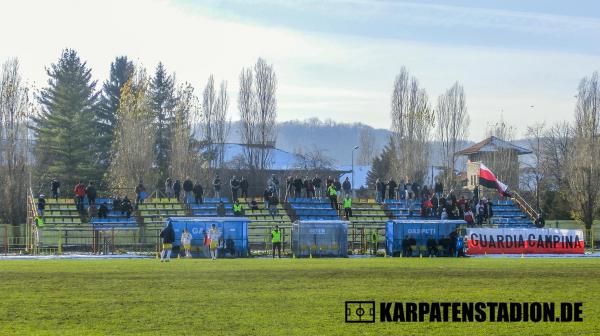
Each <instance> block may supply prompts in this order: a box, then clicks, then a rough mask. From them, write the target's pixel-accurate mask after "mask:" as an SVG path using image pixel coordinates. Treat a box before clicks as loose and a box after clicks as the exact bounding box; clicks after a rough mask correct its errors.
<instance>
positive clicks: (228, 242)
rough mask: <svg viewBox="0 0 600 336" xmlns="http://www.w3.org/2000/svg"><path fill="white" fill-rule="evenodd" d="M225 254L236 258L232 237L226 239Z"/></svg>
mask: <svg viewBox="0 0 600 336" xmlns="http://www.w3.org/2000/svg"><path fill="white" fill-rule="evenodd" d="M225 253H229V255H230V256H232V257H235V242H234V241H233V239H231V237H229V238H227V239H225Z"/></svg>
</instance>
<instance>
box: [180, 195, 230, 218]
mask: <svg viewBox="0 0 600 336" xmlns="http://www.w3.org/2000/svg"><path fill="white" fill-rule="evenodd" d="M219 202H223V204H224V205H225V215H226V216H233V205H232V204H231V203H230V202H229V199H228V198H227V197H223V198H208V197H207V198H204V200H203V202H202V203H195V202H193V203H190V204H188V207H189V208H190V214H191V215H192V216H195V217H215V216H217V205H218V204H219Z"/></svg>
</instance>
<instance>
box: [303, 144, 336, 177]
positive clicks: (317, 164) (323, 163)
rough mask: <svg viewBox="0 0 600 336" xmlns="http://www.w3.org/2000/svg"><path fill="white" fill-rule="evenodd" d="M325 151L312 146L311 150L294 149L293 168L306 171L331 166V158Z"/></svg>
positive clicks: (319, 169) (325, 168)
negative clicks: (294, 160)
mask: <svg viewBox="0 0 600 336" xmlns="http://www.w3.org/2000/svg"><path fill="white" fill-rule="evenodd" d="M326 152H327V151H326V150H324V149H322V148H317V147H314V148H312V149H311V150H303V149H296V150H295V151H294V154H295V155H296V162H295V167H294V168H295V169H298V170H308V171H321V170H327V169H331V168H332V167H333V159H332V158H331V157H330V156H328V155H327V153H326Z"/></svg>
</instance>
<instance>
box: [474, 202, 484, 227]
mask: <svg viewBox="0 0 600 336" xmlns="http://www.w3.org/2000/svg"><path fill="white" fill-rule="evenodd" d="M483 202H484V200H483V199H482V200H480V201H479V203H477V205H476V206H475V216H476V219H477V225H478V226H481V225H483V220H484V219H485V206H484V204H483Z"/></svg>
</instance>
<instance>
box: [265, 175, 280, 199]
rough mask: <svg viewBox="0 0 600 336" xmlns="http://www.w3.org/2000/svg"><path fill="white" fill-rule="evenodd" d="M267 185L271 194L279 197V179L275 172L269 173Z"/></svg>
mask: <svg viewBox="0 0 600 336" xmlns="http://www.w3.org/2000/svg"><path fill="white" fill-rule="evenodd" d="M267 185H268V186H269V188H270V189H271V192H272V193H273V196H275V197H277V198H279V179H278V178H277V177H276V176H275V174H272V175H271V179H269V181H268V183H267Z"/></svg>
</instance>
